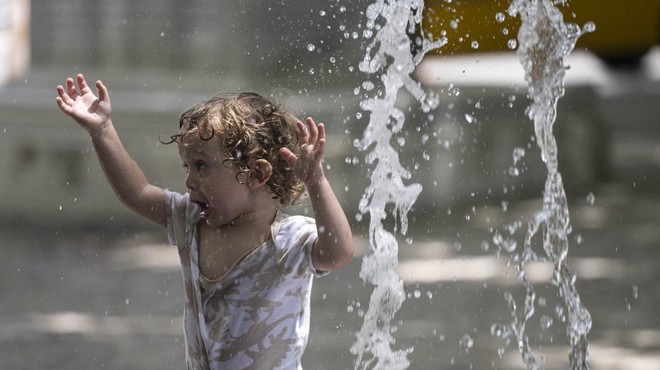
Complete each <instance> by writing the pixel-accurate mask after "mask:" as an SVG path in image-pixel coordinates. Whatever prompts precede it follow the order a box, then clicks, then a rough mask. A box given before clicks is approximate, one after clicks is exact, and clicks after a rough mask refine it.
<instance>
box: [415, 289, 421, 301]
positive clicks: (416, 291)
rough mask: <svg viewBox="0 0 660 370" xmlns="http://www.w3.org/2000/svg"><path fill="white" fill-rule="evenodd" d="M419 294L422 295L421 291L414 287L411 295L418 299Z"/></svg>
mask: <svg viewBox="0 0 660 370" xmlns="http://www.w3.org/2000/svg"><path fill="white" fill-rule="evenodd" d="M421 296H422V292H420V291H419V289H416V290H415V291H414V292H413V297H415V298H417V299H419V298H420V297H421Z"/></svg>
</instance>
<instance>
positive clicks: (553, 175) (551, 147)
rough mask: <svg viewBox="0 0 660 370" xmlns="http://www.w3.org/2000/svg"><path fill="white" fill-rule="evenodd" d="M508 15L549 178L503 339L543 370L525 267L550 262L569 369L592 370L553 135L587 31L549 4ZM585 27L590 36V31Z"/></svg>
mask: <svg viewBox="0 0 660 370" xmlns="http://www.w3.org/2000/svg"><path fill="white" fill-rule="evenodd" d="M509 14H510V15H512V16H515V15H519V16H520V18H521V21H522V25H521V27H520V29H519V31H518V45H519V46H518V50H517V55H518V59H519V60H520V63H521V64H522V66H523V69H524V70H525V80H526V81H527V83H528V93H529V97H530V98H531V99H532V103H531V104H530V106H529V107H528V108H527V111H526V113H527V115H528V117H529V118H530V119H531V120H532V121H533V122H534V131H535V135H536V141H537V144H538V145H539V148H540V149H541V156H542V159H543V162H544V163H545V164H546V167H547V171H548V175H547V179H546V183H545V189H544V192H543V207H542V209H541V210H539V211H538V212H536V213H535V215H534V216H533V218H532V220H531V221H530V222H529V225H528V230H527V236H526V238H525V243H524V247H523V250H522V252H521V253H520V255H517V256H515V257H514V258H513V261H514V262H515V265H516V268H517V272H518V277H519V278H520V279H521V280H522V281H523V283H524V285H525V291H526V295H525V298H524V302H523V307H522V311H521V312H520V313H519V312H518V311H517V307H516V301H515V299H514V298H513V296H512V295H511V294H510V293H506V294H505V299H506V301H507V304H508V306H509V310H510V311H511V313H512V316H513V321H512V322H511V324H510V325H509V326H508V328H507V330H503V331H499V332H498V333H500V334H502V335H501V336H502V337H506V336H508V335H511V336H515V338H516V339H517V344H518V349H519V351H520V353H521V355H522V358H523V361H524V362H525V365H526V366H527V368H528V369H539V368H540V367H539V364H538V362H537V360H536V357H535V355H534V353H533V351H532V349H531V347H530V344H529V338H528V336H527V335H526V334H525V325H526V323H527V322H528V320H529V319H530V318H531V317H532V316H533V315H534V301H535V292H534V286H533V285H532V283H531V282H530V281H529V279H528V276H527V273H526V271H525V266H526V264H527V263H528V262H532V261H550V262H552V263H553V264H554V273H553V278H552V283H553V285H555V286H556V287H557V288H558V290H559V295H560V297H561V298H562V299H563V302H564V305H565V306H566V308H567V311H568V325H567V333H568V337H569V341H570V344H571V346H572V349H571V353H570V354H569V359H570V368H571V369H573V370H577V369H580V370H584V369H589V362H588V357H589V356H588V342H587V334H588V333H589V331H590V330H591V324H592V322H591V315H590V314H589V311H588V310H587V309H586V308H585V307H584V306H583V305H582V303H581V301H580V295H579V293H578V291H577V289H576V287H575V280H576V275H575V273H574V272H573V271H572V270H571V269H570V268H569V267H568V265H567V263H566V258H567V256H568V248H569V243H568V234H569V231H570V223H569V212H568V200H567V198H566V193H565V191H564V185H563V182H562V178H561V174H560V173H559V165H558V159H557V143H556V141H555V137H554V136H553V133H552V127H553V124H554V122H555V118H556V109H557V101H558V100H559V98H560V97H562V96H563V95H564V77H565V70H566V66H565V65H564V60H565V58H566V57H567V56H568V55H569V54H570V53H571V51H572V50H573V48H574V46H575V42H576V41H577V39H578V37H580V36H581V35H582V34H583V33H584V32H585V31H583V30H581V29H580V27H579V26H577V25H575V24H572V23H567V24H565V23H564V22H563V16H562V13H561V12H560V11H559V9H557V7H556V6H555V5H554V4H553V3H552V1H550V0H513V1H512V2H511V6H510V7H509ZM589 29H590V28H589V27H587V29H586V31H589ZM539 230H542V244H543V250H544V252H545V255H541V254H537V253H536V252H534V251H533V249H532V245H533V242H532V239H533V238H534V237H535V236H536V235H537V233H538V232H539Z"/></svg>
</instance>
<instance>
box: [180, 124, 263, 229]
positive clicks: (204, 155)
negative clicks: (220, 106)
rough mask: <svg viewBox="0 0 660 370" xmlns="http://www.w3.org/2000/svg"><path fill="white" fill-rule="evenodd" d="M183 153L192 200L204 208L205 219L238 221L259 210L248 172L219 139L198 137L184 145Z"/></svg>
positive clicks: (215, 224) (218, 222)
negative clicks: (241, 170)
mask: <svg viewBox="0 0 660 370" xmlns="http://www.w3.org/2000/svg"><path fill="white" fill-rule="evenodd" d="M179 155H180V156H181V159H182V161H183V166H184V168H185V169H186V172H187V176H186V188H187V189H188V192H189V193H190V199H191V201H193V202H195V203H197V204H198V205H200V207H201V208H202V215H201V217H202V219H203V220H205V221H206V223H207V225H208V226H210V227H219V226H222V225H226V224H229V223H231V222H236V221H237V219H239V218H240V217H241V216H244V215H246V214H249V213H250V212H252V211H254V210H255V209H256V204H255V201H254V199H253V198H254V197H252V196H251V190H250V188H249V187H248V185H246V184H245V182H246V180H247V177H248V176H247V174H241V175H239V177H238V178H239V179H240V180H241V181H240V182H239V181H238V180H237V179H236V174H237V172H238V171H237V169H236V166H235V165H234V164H233V162H232V161H231V160H229V161H225V160H226V159H227V158H228V156H227V154H225V153H224V152H223V151H222V150H221V147H220V144H219V143H218V138H217V137H214V138H212V139H211V140H201V139H200V140H195V142H194V143H192V144H190V145H186V146H183V145H180V146H179Z"/></svg>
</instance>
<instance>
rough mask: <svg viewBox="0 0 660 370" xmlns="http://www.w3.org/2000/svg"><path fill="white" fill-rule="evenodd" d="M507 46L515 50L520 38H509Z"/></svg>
mask: <svg viewBox="0 0 660 370" xmlns="http://www.w3.org/2000/svg"><path fill="white" fill-rule="evenodd" d="M506 46H507V47H508V48H509V49H511V50H513V49H515V48H516V47H517V46H518V40H516V39H509V41H507V42H506Z"/></svg>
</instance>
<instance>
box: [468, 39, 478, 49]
mask: <svg viewBox="0 0 660 370" xmlns="http://www.w3.org/2000/svg"><path fill="white" fill-rule="evenodd" d="M470 47H471V48H472V49H479V41H477V40H474V41H472V42H471V43H470Z"/></svg>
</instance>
